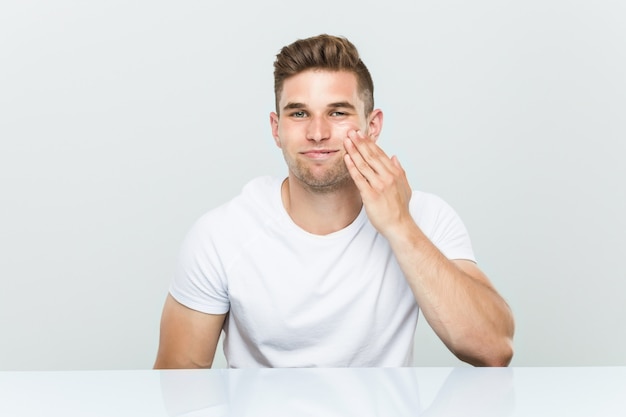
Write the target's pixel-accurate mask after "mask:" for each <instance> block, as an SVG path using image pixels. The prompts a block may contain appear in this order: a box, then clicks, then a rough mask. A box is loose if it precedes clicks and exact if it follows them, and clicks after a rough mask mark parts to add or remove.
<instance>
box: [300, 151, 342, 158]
mask: <svg viewBox="0 0 626 417" xmlns="http://www.w3.org/2000/svg"><path fill="white" fill-rule="evenodd" d="M337 152H339V151H338V150H333V149H312V150H310V151H305V152H301V154H302V155H304V156H306V157H307V158H311V159H325V158H328V157H330V156H331V155H333V154H335V153H337Z"/></svg>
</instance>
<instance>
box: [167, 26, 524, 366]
mask: <svg viewBox="0 0 626 417" xmlns="http://www.w3.org/2000/svg"><path fill="white" fill-rule="evenodd" d="M274 77H275V95H276V112H275V113H271V114H270V124H271V128H272V134H273V137H274V140H275V142H276V145H277V146H278V147H279V148H280V149H282V152H283V155H284V158H285V161H286V163H287V167H288V176H287V178H286V179H283V178H269V177H264V178H258V179H256V180H253V181H251V182H250V183H249V184H248V185H246V186H245V188H244V190H243V191H242V193H241V195H239V196H238V197H236V198H235V199H233V200H232V201H230V202H229V203H227V204H225V205H223V206H221V207H218V208H216V209H214V210H212V211H210V212H209V213H207V214H206V215H204V216H203V217H202V218H201V219H200V220H198V222H197V223H196V224H195V225H194V226H193V228H192V229H191V231H190V232H189V234H188V236H187V237H186V239H185V241H184V243H183V245H182V249H181V255H180V259H179V263H178V267H177V270H176V273H175V276H174V279H173V282H172V285H171V288H170V294H169V295H168V297H167V300H166V303H165V307H164V310H163V316H162V321H161V337H160V345H159V352H158V355H157V360H156V363H155V367H156V368H195V367H204V368H206V367H210V366H211V364H212V361H213V357H214V354H215V349H216V345H217V342H218V339H219V337H220V334H221V331H222V329H223V330H224V332H225V340H224V351H225V355H226V359H227V361H228V364H229V366H231V367H308V366H328V367H337V366H410V365H412V363H413V362H412V361H413V359H412V352H413V338H414V334H415V326H416V323H417V317H418V312H419V310H421V311H422V312H423V314H424V317H425V318H426V320H427V321H428V323H429V324H430V325H431V327H432V328H433V329H434V331H435V332H436V333H437V335H438V336H439V337H440V338H441V339H442V341H443V342H444V343H445V344H446V346H447V347H448V348H449V349H450V350H451V351H452V352H453V353H454V354H455V355H456V356H457V357H458V358H460V359H461V360H464V361H466V362H468V363H470V364H473V365H487V366H489V365H491V366H506V365H507V364H508V363H509V362H510V360H511V357H512V352H513V349H512V338H513V327H514V326H513V317H512V314H511V312H510V310H509V308H508V306H507V304H506V303H505V302H504V300H503V299H502V298H501V297H500V296H499V295H498V293H497V292H496V290H495V289H494V288H493V286H492V284H491V283H490V282H489V280H488V279H487V277H486V276H485V275H484V274H483V273H482V272H481V270H480V269H479V268H478V266H477V265H476V263H475V261H474V255H473V253H472V248H471V244H470V241H469V237H468V236H467V232H466V230H465V228H464V226H463V224H462V222H461V221H460V219H459V218H458V216H457V215H456V213H455V212H454V211H453V210H452V209H451V208H450V207H449V206H448V205H447V204H446V203H444V202H443V201H442V200H441V199H439V198H437V197H435V196H433V195H430V194H426V193H422V192H418V191H415V192H413V191H412V190H411V188H410V186H409V183H408V181H407V178H406V176H405V172H404V170H403V169H402V166H401V165H400V162H399V161H398V159H397V158H396V157H391V158H389V157H388V156H387V155H386V154H385V153H384V152H383V150H382V149H381V148H380V147H378V145H377V144H376V141H377V139H378V137H379V135H380V132H381V129H382V125H383V113H382V112H381V110H379V109H374V99H373V91H374V87H373V83H372V79H371V77H370V74H369V71H368V70H367V68H366V67H365V65H364V64H363V62H362V61H361V59H360V58H359V55H358V52H357V50H356V48H355V47H354V45H352V43H350V42H349V41H348V40H346V39H344V38H338V37H333V36H328V35H320V36H316V37H312V38H308V39H303V40H299V41H296V42H294V43H293V44H291V45H288V46H286V47H284V48H283V49H282V50H281V52H280V53H279V54H278V55H277V58H276V61H275V63H274ZM418 306H419V307H418Z"/></svg>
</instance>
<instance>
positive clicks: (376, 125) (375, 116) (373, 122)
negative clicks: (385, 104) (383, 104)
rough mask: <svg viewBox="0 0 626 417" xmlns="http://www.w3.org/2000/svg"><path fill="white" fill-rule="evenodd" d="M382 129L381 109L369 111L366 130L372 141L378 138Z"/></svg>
mask: <svg viewBox="0 0 626 417" xmlns="http://www.w3.org/2000/svg"><path fill="white" fill-rule="evenodd" d="M382 130H383V111H382V110H380V109H374V110H372V112H371V113H370V115H369V117H368V122H367V132H368V134H369V137H370V138H372V139H373V140H374V141H377V140H378V136H380V132H381V131H382Z"/></svg>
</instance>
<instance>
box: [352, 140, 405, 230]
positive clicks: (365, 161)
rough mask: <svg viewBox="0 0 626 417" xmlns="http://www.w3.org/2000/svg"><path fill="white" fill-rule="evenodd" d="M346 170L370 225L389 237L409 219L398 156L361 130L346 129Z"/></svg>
mask: <svg viewBox="0 0 626 417" xmlns="http://www.w3.org/2000/svg"><path fill="white" fill-rule="evenodd" d="M344 146H345V148H346V152H347V153H346V155H345V157H344V160H345V163H346V166H347V167H348V171H349V172H350V175H351V176H352V179H353V180H354V183H355V184H356V186H357V188H358V189H359V191H360V193H361V199H362V200H363V205H364V206H365V211H366V212H367V216H368V217H369V219H370V222H371V223H372V225H373V226H374V227H375V228H376V230H378V232H379V233H381V234H382V235H383V236H385V237H387V238H390V237H391V236H393V235H394V234H395V233H396V232H401V231H402V228H404V226H405V225H406V224H407V222H413V218H412V217H411V214H410V212H409V201H410V200H411V187H410V185H409V182H408V180H407V178H406V173H405V172H404V169H403V168H402V166H401V165H400V162H399V161H398V159H397V158H396V157H395V156H393V157H391V158H389V157H388V156H387V154H385V152H384V151H383V150H382V149H381V148H380V147H379V146H378V145H377V144H376V142H375V141H374V140H373V139H372V138H369V137H366V136H364V135H363V133H362V132H361V131H358V130H350V131H348V137H347V138H346V139H345V141H344Z"/></svg>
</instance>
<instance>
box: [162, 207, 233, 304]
mask: <svg viewBox="0 0 626 417" xmlns="http://www.w3.org/2000/svg"><path fill="white" fill-rule="evenodd" d="M210 232H211V221H210V218H208V217H207V216H204V217H203V218H200V219H199V220H198V221H197V222H196V223H195V224H194V225H193V226H192V228H191V230H190V231H189V232H188V233H187V235H186V237H185V239H184V240H183V243H182V245H181V249H180V253H179V256H178V260H177V263H176V269H175V271H174V277H173V279H172V282H171V284H170V289H169V292H170V294H171V295H172V297H174V299H176V301H178V302H179V303H181V304H183V305H184V306H186V307H189V308H191V309H193V310H197V311H201V312H203V313H209V314H223V313H226V312H228V310H229V308H230V303H229V299H228V287H227V280H226V274H225V272H224V268H223V264H222V260H221V257H220V254H219V252H218V249H217V248H218V246H219V245H217V244H216V242H215V241H214V239H213V237H212V234H211V233H210Z"/></svg>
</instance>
